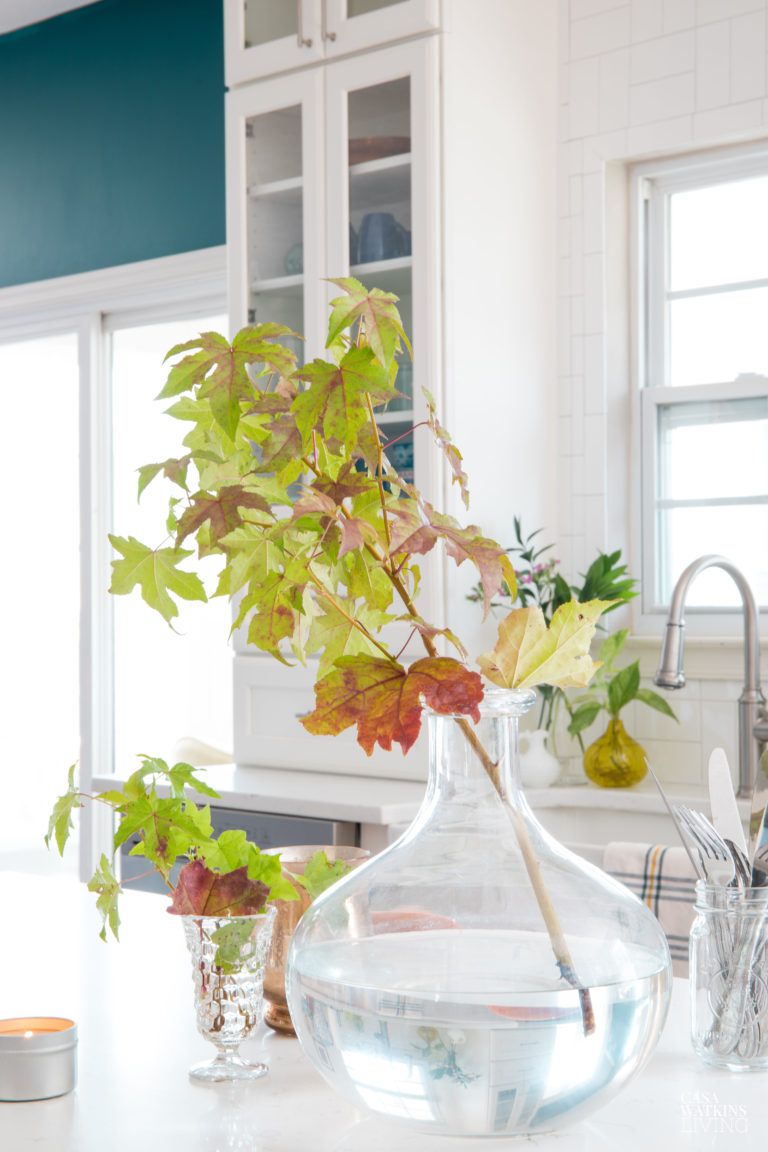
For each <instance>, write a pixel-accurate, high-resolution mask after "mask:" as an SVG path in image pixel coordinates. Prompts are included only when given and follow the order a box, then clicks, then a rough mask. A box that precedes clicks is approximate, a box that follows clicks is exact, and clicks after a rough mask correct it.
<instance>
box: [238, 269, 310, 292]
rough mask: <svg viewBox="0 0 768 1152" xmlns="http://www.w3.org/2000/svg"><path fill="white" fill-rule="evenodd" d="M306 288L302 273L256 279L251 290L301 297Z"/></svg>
mask: <svg viewBox="0 0 768 1152" xmlns="http://www.w3.org/2000/svg"><path fill="white" fill-rule="evenodd" d="M303 288H304V277H303V275H302V274H301V273H297V274H296V275H295V276H271V277H270V278H269V279H268V280H254V281H253V283H252V284H251V292H254V293H256V292H277V293H279V294H280V295H281V296H296V297H297V298H299V297H301V294H302V290H303Z"/></svg>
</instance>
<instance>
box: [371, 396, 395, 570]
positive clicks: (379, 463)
mask: <svg viewBox="0 0 768 1152" xmlns="http://www.w3.org/2000/svg"><path fill="white" fill-rule="evenodd" d="M365 400H366V403H367V405H368V415H369V416H370V418H371V428H372V429H373V434H374V436H375V437H376V483H377V485H378V489H379V501H380V503H381V515H382V518H383V521H384V539H385V540H386V542H387V558H388V559H389V550H390V548H391V547H392V537H391V535H390V532H389V519H388V517H387V501H386V497H385V495H384V481H383V479H382V474H383V471H384V449H383V448H382V446H381V436H380V435H379V426H378V424H377V423H376V417H375V416H374V414H373V404H372V402H371V394H370V392H366V394H365Z"/></svg>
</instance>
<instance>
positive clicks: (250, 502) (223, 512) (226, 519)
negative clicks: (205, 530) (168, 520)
mask: <svg viewBox="0 0 768 1152" xmlns="http://www.w3.org/2000/svg"><path fill="white" fill-rule="evenodd" d="M241 508H254V509H255V510H256V511H257V512H266V513H268V514H269V515H270V516H271V515H272V509H271V508H270V506H269V504H268V503H267V501H266V500H265V499H264V497H263V496H260V495H259V493H258V492H253V491H252V490H251V489H249V488H244V487H243V485H242V484H227V485H226V487H224V488H222V489H221V490H220V492H219V493H218V495H217V496H212V495H211V494H210V493H208V492H197V493H196V494H195V495H194V496H193V497H192V505H191V507H190V508H187V510H186V512H185V513H184V515H183V516H182V517H181V519H180V520H179V527H178V532H177V534H176V547H177V548H178V547H179V545H180V544H182V543H183V541H184V540H186V538H187V536H189V535H191V534H192V533H193V532H197V530H198V528H201V527H202V525H203V524H205V523H206V521H208V522H210V526H211V529H210V531H211V542H212V543H213V544H218V542H219V541H220V540H222V539H223V538H224V537H225V536H228V535H229V533H230V532H234V530H235V528H239V527H240V525H241V524H242V523H243V518H242V516H241V515H240V509H241Z"/></svg>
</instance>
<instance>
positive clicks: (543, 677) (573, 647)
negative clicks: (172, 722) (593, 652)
mask: <svg viewBox="0 0 768 1152" xmlns="http://www.w3.org/2000/svg"><path fill="white" fill-rule="evenodd" d="M609 604H610V601H606V600H589V601H587V602H586V603H583V604H582V603H580V602H579V601H578V600H571V601H569V602H568V603H567V604H562V605H561V606H560V607H559V608H558V609H557V611H556V612H555V614H554V616H553V617H552V622H551V623H550V626H549V628H547V624H546V621H545V619H544V614H543V612H542V611H541V608H539V607H538V605H531V606H529V607H527V608H516V609H514V610H513V611H512V612H510V613H509V615H508V616H506V617H505V618H504V620H502V622H501V624H500V625H499V633H498V640H497V642H496V646H495V647H494V649H493V651H492V652H488V653H486V654H485V655H483V656H481V657H480V658H479V660H478V665H479V667H480V669H481V670H482V672H483V673H484V674H485V675H486V676H487V677H488V679H489V680H491V681H492V682H493V683H494V684H498V685H500V686H501V687H502V688H534V687H535V686H536V685H537V684H552V685H554V686H555V687H557V688H583V687H585V685H586V684H588V683H589V681H590V679H591V678H592V676H593V674H594V673H595V671H596V670H597V668H598V667H599V665H597V664H595V663H594V661H593V660H592V658H591V656H590V655H589V645H590V642H591V640H592V637H593V636H594V634H595V626H596V624H597V621H598V618H599V617H600V615H601V613H602V612H604V611H605V610H606V608H607V607H608V606H609Z"/></svg>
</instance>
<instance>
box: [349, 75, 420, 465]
mask: <svg viewBox="0 0 768 1152" xmlns="http://www.w3.org/2000/svg"><path fill="white" fill-rule="evenodd" d="M348 131H349V141H348V155H349V220H350V228H349V248H350V265H351V267H350V271H351V273H352V275H353V276H356V277H357V278H358V279H359V280H361V281H362V282H363V283H364V284H365V285H366V286H368V287H375V288H381V289H382V290H383V291H385V292H394V293H395V295H396V296H398V297H399V298H400V305H399V307H400V311H401V314H402V317H403V322H404V325H405V329H406V331H407V332H408V333H409V335H411V336H412V334H413V279H412V264H413V258H412V219H411V81H410V77H409V76H403V77H400V78H398V79H397V80H391V81H388V82H386V83H384V84H376V85H373V86H372V87H370V88H358V89H355V90H353V91H350V92H349V95H348ZM397 387H398V389H399V391H400V392H401V393H402V395H401V396H400V397H399V398H398V399H397V400H394V401H392V402H391V404H390V405H389V407H388V408H387V409H386V410H385V411H384V412H383V413H382V414H381V417H380V418H379V424H380V427H381V429H382V432H383V433H384V436H385V437H386V439H387V441H390V440H391V441H393V442H394V443H393V444H392V447H391V448H390V449H388V451H387V455H388V456H389V457H390V459H391V461H392V463H393V464H394V465H395V466H396V467H397V469H398V471H400V472H401V474H402V475H403V478H404V479H406V480H409V481H413V479H414V458H413V430H412V429H413V366H412V363H411V358H410V356H409V355H408V354H407V352H404V354H403V356H402V357H401V359H400V366H399V369H398V374H397Z"/></svg>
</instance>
